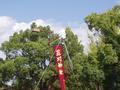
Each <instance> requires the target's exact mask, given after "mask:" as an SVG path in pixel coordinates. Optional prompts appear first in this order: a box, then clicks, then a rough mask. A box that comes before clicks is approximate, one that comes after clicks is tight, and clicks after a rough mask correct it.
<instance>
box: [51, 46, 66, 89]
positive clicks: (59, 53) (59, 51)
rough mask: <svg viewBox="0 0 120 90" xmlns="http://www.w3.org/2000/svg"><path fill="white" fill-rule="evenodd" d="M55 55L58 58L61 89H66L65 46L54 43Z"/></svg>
mask: <svg viewBox="0 0 120 90" xmlns="http://www.w3.org/2000/svg"><path fill="white" fill-rule="evenodd" d="M53 49H54V53H55V54H54V55H55V59H56V67H57V70H58V73H59V80H60V87H61V90H65V79H64V67H63V46H62V45H54V46H53Z"/></svg>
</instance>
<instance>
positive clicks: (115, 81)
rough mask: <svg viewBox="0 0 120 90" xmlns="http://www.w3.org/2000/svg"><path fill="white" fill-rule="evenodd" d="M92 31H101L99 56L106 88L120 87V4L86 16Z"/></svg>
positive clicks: (106, 89)
mask: <svg viewBox="0 0 120 90" xmlns="http://www.w3.org/2000/svg"><path fill="white" fill-rule="evenodd" d="M85 21H86V23H87V24H88V27H89V29H90V30H91V31H93V30H96V31H98V33H100V37H101V39H102V42H103V43H102V45H100V46H99V48H98V52H97V58H98V60H99V62H100V67H101V68H102V70H103V71H104V74H105V80H104V89H105V90H119V89H120V85H119V84H120V77H119V76H120V71H119V70H120V67H119V66H120V63H119V61H120V41H119V40H120V27H119V23H120V6H115V7H114V8H112V9H111V10H108V11H106V12H104V13H101V14H97V13H93V14H91V15H89V16H87V17H86V18H85Z"/></svg>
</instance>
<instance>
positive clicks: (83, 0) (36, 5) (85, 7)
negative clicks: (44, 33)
mask: <svg viewBox="0 0 120 90" xmlns="http://www.w3.org/2000/svg"><path fill="white" fill-rule="evenodd" d="M117 2H118V0H1V1H0V16H9V17H12V18H14V19H16V20H17V21H25V22H29V21H31V20H34V19H38V18H41V19H44V20H49V19H50V20H51V19H53V20H55V21H59V22H62V23H64V24H67V23H69V22H83V21H84V18H85V17H86V16H87V15H88V14H90V13H92V12H103V11H105V10H108V9H110V8H112V7H113V6H114V5H116V4H117Z"/></svg>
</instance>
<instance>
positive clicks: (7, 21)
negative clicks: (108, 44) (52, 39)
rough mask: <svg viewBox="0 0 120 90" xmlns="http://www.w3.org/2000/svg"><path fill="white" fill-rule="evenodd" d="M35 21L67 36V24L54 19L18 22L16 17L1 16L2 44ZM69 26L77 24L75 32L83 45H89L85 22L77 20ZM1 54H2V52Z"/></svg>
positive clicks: (0, 36)
mask: <svg viewBox="0 0 120 90" xmlns="http://www.w3.org/2000/svg"><path fill="white" fill-rule="evenodd" d="M33 22H35V23H36V24H37V25H42V26H47V25H49V26H50V27H51V29H52V30H53V31H54V32H55V33H58V34H60V35H61V36H63V37H65V28H66V26H65V25H63V24H62V23H60V22H56V21H54V20H42V19H37V20H33V21H31V22H17V21H16V20H15V19H13V18H11V17H8V16H0V44H1V43H3V42H4V41H6V40H8V39H9V36H11V35H12V34H13V33H14V32H19V31H20V30H25V29H27V28H30V25H31V24H32V23H33ZM68 26H70V27H72V26H75V27H72V30H73V32H74V33H75V34H77V35H78V37H79V39H80V40H81V41H82V44H83V45H87V43H88V38H87V32H88V28H87V26H86V25H85V24H78V23H75V22H74V23H73V24H72V23H69V24H68ZM0 56H1V53H0ZM2 56H3V54H2Z"/></svg>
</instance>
